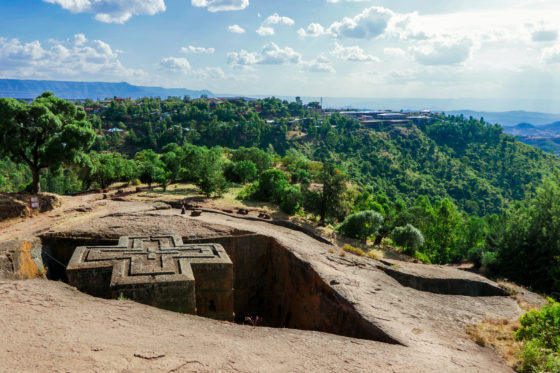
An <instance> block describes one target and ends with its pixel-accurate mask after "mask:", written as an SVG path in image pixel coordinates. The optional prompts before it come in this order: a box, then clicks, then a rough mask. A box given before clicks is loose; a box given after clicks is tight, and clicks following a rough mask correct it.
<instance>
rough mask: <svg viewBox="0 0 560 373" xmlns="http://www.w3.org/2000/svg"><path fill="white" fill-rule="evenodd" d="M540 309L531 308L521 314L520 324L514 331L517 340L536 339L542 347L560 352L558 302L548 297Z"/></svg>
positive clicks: (559, 310) (559, 304) (559, 313)
mask: <svg viewBox="0 0 560 373" xmlns="http://www.w3.org/2000/svg"><path fill="white" fill-rule="evenodd" d="M547 300H548V304H547V305H545V306H544V307H543V308H542V309H541V310H532V311H529V312H527V313H526V314H524V315H523V316H521V320H520V322H521V326H522V328H521V329H519V330H518V331H517V332H516V333H515V337H516V338H517V339H518V340H530V339H536V340H538V341H540V343H541V344H542V346H543V347H545V348H548V349H550V350H552V351H555V352H560V303H558V302H556V301H555V300H554V299H552V298H548V299H547Z"/></svg>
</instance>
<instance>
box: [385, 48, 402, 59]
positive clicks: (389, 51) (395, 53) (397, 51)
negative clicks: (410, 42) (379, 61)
mask: <svg viewBox="0 0 560 373" xmlns="http://www.w3.org/2000/svg"><path fill="white" fill-rule="evenodd" d="M383 53H385V54H386V55H387V56H391V57H403V56H404V55H406V52H405V51H403V50H402V49H401V48H384V49H383Z"/></svg>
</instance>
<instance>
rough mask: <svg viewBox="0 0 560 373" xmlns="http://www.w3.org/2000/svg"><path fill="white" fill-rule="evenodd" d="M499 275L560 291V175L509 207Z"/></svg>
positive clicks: (500, 249)
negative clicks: (519, 202)
mask: <svg viewBox="0 0 560 373" xmlns="http://www.w3.org/2000/svg"><path fill="white" fill-rule="evenodd" d="M498 245H499V249H498V257H497V260H498V263H497V267H498V268H497V269H498V271H499V274H500V275H502V276H505V277H507V278H508V279H510V280H513V281H516V282H519V283H522V284H525V285H529V286H531V287H533V288H534V289H535V290H539V291H544V292H560V174H559V173H555V174H554V176H553V177H551V178H549V179H547V180H545V182H544V183H543V185H542V187H540V188H538V189H537V192H536V194H535V196H534V198H528V199H526V200H525V201H524V203H523V204H518V205H517V206H514V207H513V208H511V209H509V210H508V211H507V213H506V214H505V227H504V229H503V232H502V239H501V241H500V242H499V243H498Z"/></svg>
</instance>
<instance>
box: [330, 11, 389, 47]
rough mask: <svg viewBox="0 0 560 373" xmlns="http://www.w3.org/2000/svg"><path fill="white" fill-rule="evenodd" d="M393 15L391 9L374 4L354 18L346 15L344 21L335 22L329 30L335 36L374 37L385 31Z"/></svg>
mask: <svg viewBox="0 0 560 373" xmlns="http://www.w3.org/2000/svg"><path fill="white" fill-rule="evenodd" d="M393 16H394V13H393V12H392V11H391V10H389V9H386V8H383V7H378V6H373V7H370V8H366V9H364V10H363V11H362V12H361V13H360V14H358V15H357V16H355V17H353V18H349V17H344V18H343V20H342V21H340V22H334V23H333V24H332V25H331V26H330V27H329V28H328V29H327V32H328V33H329V34H331V35H333V36H335V37H347V38H356V39H373V38H375V37H378V36H380V35H382V34H383V33H384V32H385V30H386V29H387V26H388V25H389V20H390V19H391V18H392V17H393Z"/></svg>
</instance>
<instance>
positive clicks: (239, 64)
mask: <svg viewBox="0 0 560 373" xmlns="http://www.w3.org/2000/svg"><path fill="white" fill-rule="evenodd" d="M227 57H228V65H229V66H231V67H233V68H234V69H247V67H248V66H250V65H255V64H257V63H258V62H259V58H260V56H259V54H258V53H257V52H247V51H246V50H245V49H242V50H241V51H239V52H229V53H228V54H227Z"/></svg>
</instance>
